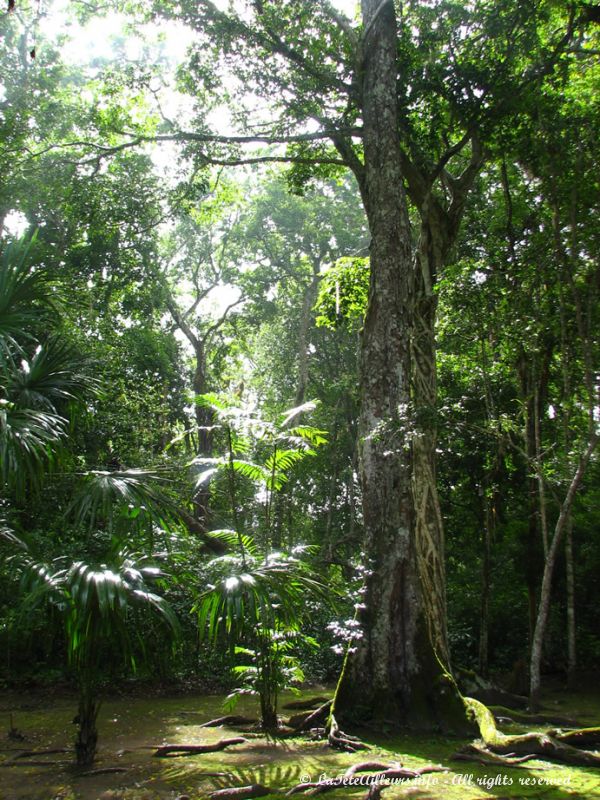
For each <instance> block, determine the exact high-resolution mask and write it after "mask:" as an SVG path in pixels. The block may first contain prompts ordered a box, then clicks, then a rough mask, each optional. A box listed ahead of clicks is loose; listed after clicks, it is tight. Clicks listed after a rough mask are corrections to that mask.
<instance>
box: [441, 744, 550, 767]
mask: <svg viewBox="0 0 600 800" xmlns="http://www.w3.org/2000/svg"><path fill="white" fill-rule="evenodd" d="M536 758H539V756H537V755H528V756H521V757H520V758H511V757H510V756H499V755H497V754H496V753H492V751H491V750H488V749H486V748H485V747H479V746H478V745H476V744H468V745H466V746H465V747H462V748H461V749H460V750H458V751H457V752H456V753H454V755H453V756H452V760H453V761H474V762H475V763H476V764H483V766H484V767H518V766H520V765H521V764H524V763H525V762H526V761H532V760H533V759H536Z"/></svg>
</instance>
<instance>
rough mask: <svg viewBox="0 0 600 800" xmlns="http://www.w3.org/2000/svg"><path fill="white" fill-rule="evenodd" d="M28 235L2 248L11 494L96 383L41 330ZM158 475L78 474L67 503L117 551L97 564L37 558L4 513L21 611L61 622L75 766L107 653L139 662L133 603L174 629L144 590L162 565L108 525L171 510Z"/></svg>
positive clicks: (33, 472) (44, 286)
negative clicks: (75, 708) (41, 612)
mask: <svg viewBox="0 0 600 800" xmlns="http://www.w3.org/2000/svg"><path fill="white" fill-rule="evenodd" d="M33 244H34V241H33V240H32V241H30V242H27V241H25V240H22V241H20V242H15V243H11V244H9V245H8V246H6V247H5V248H4V250H3V251H2V253H0V492H3V493H6V494H7V495H9V496H13V497H15V498H16V499H22V498H23V496H24V495H25V494H26V492H27V490H28V489H31V488H37V487H39V485H40V484H41V482H42V480H43V478H44V476H45V475H46V473H47V472H48V469H49V468H50V467H52V465H53V463H54V462H55V461H56V460H57V458H58V456H59V453H60V447H61V445H62V443H63V442H64V440H65V439H66V438H67V435H68V428H69V410H70V409H69V406H72V405H73V404H74V403H81V401H82V400H83V399H84V398H85V397H87V396H89V395H90V394H91V393H93V392H94V391H95V388H96V387H95V382H94V381H93V380H92V379H90V378H89V377H86V376H84V375H83V374H82V372H81V370H80V369H79V366H78V359H77V358H76V355H75V353H74V352H73V350H72V349H71V347H70V346H69V345H68V344H67V343H66V342H65V340H64V339H63V338H61V337H60V336H59V335H58V334H56V333H54V334H51V335H50V336H44V337H42V335H41V331H42V330H43V327H44V326H43V325H42V326H40V319H42V320H43V319H44V317H48V316H49V315H50V314H51V315H52V320H53V324H54V325H56V310H57V309H56V299H55V298H56V293H55V292H54V291H52V281H51V277H50V275H49V274H48V273H47V271H46V270H45V269H44V268H43V267H41V266H39V265H36V264H34V263H33V259H32V258H31V254H32V247H33ZM46 321H48V320H46ZM36 329H37V330H38V332H39V333H40V336H38V337H37V338H36V336H35V331H36ZM42 338H43V341H42ZM155 483H156V476H154V475H151V474H150V473H148V472H144V471H142V470H124V471H122V472H114V473H107V472H91V473H87V475H84V476H83V480H82V488H81V491H80V492H79V493H77V494H76V496H75V498H74V500H73V503H72V505H71V509H70V511H71V512H72V513H73V515H74V517H75V520H76V522H77V523H78V524H80V525H87V526H88V528H89V530H90V532H91V533H93V532H94V531H97V530H98V528H99V527H102V528H103V529H104V530H106V531H108V532H109V533H110V534H111V537H112V538H111V543H112V544H111V546H112V547H113V552H112V553H111V554H108V555H107V557H106V559H105V560H104V561H103V562H101V563H88V562H87V561H86V560H75V561H73V562H71V563H69V561H68V560H65V559H64V558H62V557H61V558H57V559H54V560H53V561H51V562H50V563H49V564H46V563H43V562H41V561H40V560H39V559H36V558H35V557H33V556H32V555H31V554H30V553H29V550H28V547H27V545H26V543H25V541H23V539H22V538H21V537H19V536H17V535H16V534H15V533H14V532H13V531H12V530H11V528H10V527H9V526H8V525H7V523H6V521H5V520H4V519H0V536H2V538H3V539H4V540H5V541H8V542H9V543H10V545H11V547H12V549H13V551H16V552H17V555H15V556H13V559H14V560H15V561H16V562H17V566H18V567H19V568H20V571H21V573H22V579H21V584H22V590H23V592H24V594H25V602H24V611H25V612H26V611H27V610H30V609H31V608H32V607H33V606H35V605H38V604H40V603H42V602H44V603H47V604H49V605H51V606H52V607H53V608H54V609H55V611H56V612H58V614H59V615H60V616H61V618H62V620H63V622H64V627H65V634H66V641H67V650H68V657H69V661H70V663H71V665H72V667H73V668H74V670H75V672H76V674H77V678H78V683H79V715H78V720H79V730H78V735H77V740H76V743H75V749H76V755H77V762H78V763H79V764H81V765H88V764H90V763H92V761H93V759H94V755H95V752H96V744H97V739H98V733H97V725H96V723H97V717H98V710H99V707H100V700H99V697H100V695H99V688H100V679H101V676H102V674H103V672H102V668H103V666H105V658H106V655H107V653H109V652H110V651H111V649H112V650H113V651H114V649H116V648H118V650H119V651H120V652H122V653H123V655H124V656H125V658H126V660H127V661H128V663H129V664H130V666H131V667H132V668H135V666H136V661H135V657H134V647H133V642H134V639H135V638H136V637H135V633H134V628H133V627H132V625H131V624H130V623H131V619H130V618H131V616H132V614H133V613H134V609H135V608H139V609H140V610H143V611H149V610H152V611H154V612H155V613H157V614H158V615H159V617H160V618H161V619H162V620H163V621H164V622H166V623H167V625H168V627H169V629H170V630H171V631H176V629H177V621H176V618H175V616H174V614H173V612H172V610H171V609H170V607H169V605H168V604H167V603H166V602H165V600H164V599H163V598H162V597H161V596H160V595H158V594H156V593H155V592H153V591H151V589H150V583H151V582H152V581H155V580H156V579H158V578H159V577H160V576H161V574H162V573H161V571H160V569H158V568H157V567H156V566H154V565H152V564H151V563H149V562H148V561H147V560H146V559H144V558H140V557H139V556H137V555H136V554H134V553H133V552H131V551H130V550H128V549H126V548H123V547H122V546H121V545H120V541H122V539H120V537H119V535H118V534H119V533H120V532H121V533H122V531H119V530H116V528H115V527H114V526H113V521H114V520H115V519H119V520H120V521H123V520H127V522H128V527H129V528H131V525H132V524H133V520H134V519H136V518H137V517H138V516H140V515H141V512H142V509H145V511H146V512H147V513H146V514H145V516H146V517H148V515H149V517H150V520H151V523H152V522H156V521H158V522H162V521H164V520H165V519H169V518H170V511H169V504H168V503H167V502H166V501H165V498H164V497H163V496H162V494H161V493H160V492H159V491H158V490H157V489H156V488H154V484H155ZM165 509H166V510H165ZM140 644H141V645H142V646H141V648H138V649H141V652H142V655H143V654H144V649H143V643H140Z"/></svg>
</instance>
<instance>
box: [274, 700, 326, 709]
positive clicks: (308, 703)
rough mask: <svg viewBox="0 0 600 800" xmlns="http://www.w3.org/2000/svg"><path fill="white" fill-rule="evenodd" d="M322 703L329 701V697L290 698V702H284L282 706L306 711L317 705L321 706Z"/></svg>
mask: <svg viewBox="0 0 600 800" xmlns="http://www.w3.org/2000/svg"><path fill="white" fill-rule="evenodd" d="M324 703H331V700H330V698H329V697H311V698H309V699H308V700H292V701H291V703H286V704H285V705H284V706H283V708H288V709H290V710H294V711H306V710H308V709H311V708H316V707H317V706H322V705H323V704H324Z"/></svg>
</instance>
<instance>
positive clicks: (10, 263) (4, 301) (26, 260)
mask: <svg viewBox="0 0 600 800" xmlns="http://www.w3.org/2000/svg"><path fill="white" fill-rule="evenodd" d="M34 242H35V236H34V237H32V238H31V239H30V240H27V239H21V240H19V241H16V242H10V243H9V244H8V245H6V246H5V247H4V249H3V250H2V253H1V254H0V355H5V354H7V353H8V352H10V351H11V350H18V351H20V342H21V340H22V339H23V338H30V337H31V334H30V333H29V331H31V329H32V327H33V325H34V324H35V323H36V322H38V321H39V312H40V308H45V309H47V310H52V309H55V306H56V303H55V299H54V298H53V296H52V293H51V292H50V291H49V286H50V284H51V279H50V275H49V273H48V271H47V270H45V269H44V268H43V267H38V266H34V265H32V263H31V249H32V245H33V244H34Z"/></svg>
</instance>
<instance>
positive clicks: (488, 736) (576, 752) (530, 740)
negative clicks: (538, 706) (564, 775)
mask: <svg viewBox="0 0 600 800" xmlns="http://www.w3.org/2000/svg"><path fill="white" fill-rule="evenodd" d="M465 704H466V706H467V709H468V711H469V713H470V714H471V715H472V716H473V717H474V718H475V719H476V721H477V724H478V725H479V730H480V733H481V738H482V739H483V742H484V745H485V751H486V755H489V753H493V754H495V755H497V756H508V757H514V756H532V757H537V758H541V759H549V760H550V761H558V762H561V763H563V764H573V765H575V766H581V767H600V755H598V754H596V753H591V752H589V751H587V750H580V749H578V748H577V747H574V746H573V745H572V744H569V743H566V742H563V741H561V738H560V737H569V735H571V738H570V740H571V741H573V742H575V741H577V738H576V737H575V736H573V734H574V733H581V734H582V740H583V741H589V740H590V738H592V737H594V736H595V735H596V734H591V733H590V731H594V730H596V731H597V730H598V729H593V728H592V729H587V730H586V729H583V730H582V731H575V732H573V731H570V732H569V733H567V734H562V733H560V734H558V735H552V733H553V732H549V733H524V734H522V735H520V736H507V735H505V734H504V733H501V732H500V731H499V730H498V729H497V728H496V723H495V722H494V717H493V714H492V712H491V711H490V710H489V708H487V707H486V706H484V705H483V704H482V703H480V702H479V701H478V700H474V699H473V698H470V697H467V698H465ZM584 732H585V734H584ZM586 737H588V738H586ZM594 741H596V739H594ZM504 765H505V766H510V764H506V763H505V764H504Z"/></svg>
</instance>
